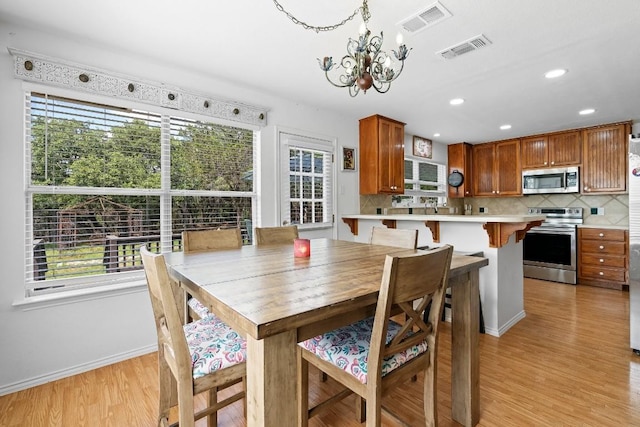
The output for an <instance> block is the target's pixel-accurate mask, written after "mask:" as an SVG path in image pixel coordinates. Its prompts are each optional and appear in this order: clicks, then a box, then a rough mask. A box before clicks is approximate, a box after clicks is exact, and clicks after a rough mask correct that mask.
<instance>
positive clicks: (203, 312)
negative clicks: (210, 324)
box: [187, 298, 210, 319]
mask: <svg viewBox="0 0 640 427" xmlns="http://www.w3.org/2000/svg"><path fill="white" fill-rule="evenodd" d="M187 304H189V307H191V309H192V310H193V311H194V312H195V313H196V314H197V315H198V317H200V318H201V319H202V318H203V317H207V316H208V315H209V313H210V312H209V309H208V308H207V307H206V306H205V305H204V304H202V303H201V302H200V301H198V300H197V299H196V298H189V301H188V302H187Z"/></svg>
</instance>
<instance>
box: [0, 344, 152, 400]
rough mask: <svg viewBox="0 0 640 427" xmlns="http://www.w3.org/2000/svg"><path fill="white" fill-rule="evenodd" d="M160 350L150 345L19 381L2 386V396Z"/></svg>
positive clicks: (0, 392) (0, 393)
mask: <svg viewBox="0 0 640 427" xmlns="http://www.w3.org/2000/svg"><path fill="white" fill-rule="evenodd" d="M157 350H158V346H157V345H150V346H147V347H141V348H137V349H135V350H131V351H127V352H124V353H120V354H114V355H113V356H109V357H105V358H102V359H98V360H93V361H91V362H88V363H83V364H81V365H76V366H72V367H70V368H66V369H61V370H59V371H55V372H51V373H48V374H45V375H40V376H37V377H33V378H29V379H26V380H24V381H18V382H15V383H13V384H7V385H3V386H0V396H4V395H6V394H10V393H15V392H17V391H21V390H26V389H28V388H31V387H35V386H38V385H42V384H46V383H48V382H51V381H55V380H59V379H62V378H66V377H70V376H72V375H77V374H81V373H83V372H88V371H91V370H93V369H97V368H102V367H103V366H108V365H112V364H114V363H117V362H122V361H123V360H127V359H131V358H134V357H138V356H142V355H144V354H149V353H153V352H154V351H157Z"/></svg>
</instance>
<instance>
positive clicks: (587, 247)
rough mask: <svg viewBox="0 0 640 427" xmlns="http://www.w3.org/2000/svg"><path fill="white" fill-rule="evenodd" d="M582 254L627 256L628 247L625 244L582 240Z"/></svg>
mask: <svg viewBox="0 0 640 427" xmlns="http://www.w3.org/2000/svg"><path fill="white" fill-rule="evenodd" d="M581 243H582V247H581V253H583V254H584V253H587V252H589V253H596V254H600V253H602V254H608V255H625V254H626V253H627V245H626V244H625V243H624V242H609V241H597V240H582V242H581Z"/></svg>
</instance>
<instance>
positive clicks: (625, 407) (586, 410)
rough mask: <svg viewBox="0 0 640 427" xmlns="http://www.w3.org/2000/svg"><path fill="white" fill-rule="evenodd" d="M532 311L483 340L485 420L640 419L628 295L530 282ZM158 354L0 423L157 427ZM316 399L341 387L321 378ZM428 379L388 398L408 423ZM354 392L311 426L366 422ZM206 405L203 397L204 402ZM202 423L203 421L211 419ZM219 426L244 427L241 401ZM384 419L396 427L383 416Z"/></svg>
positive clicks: (77, 380) (444, 419)
mask: <svg viewBox="0 0 640 427" xmlns="http://www.w3.org/2000/svg"><path fill="white" fill-rule="evenodd" d="M525 310H526V313H527V316H526V318H525V319H523V320H522V321H520V322H519V323H518V324H517V325H515V326H514V327H513V328H512V329H510V330H509V331H508V332H507V333H506V334H505V335H504V336H502V337H501V338H495V337H492V336H488V335H481V337H480V354H481V362H480V389H481V405H480V411H481V417H480V424H479V426H500V427H503V426H518V427H520V426H616V427H619V426H640V357H639V356H636V355H634V354H633V353H632V352H631V350H630V349H629V324H628V322H629V294H628V293H625V292H620V291H615V290H608V289H600V288H591V287H586V286H570V285H563V284H558V283H552V282H544V281H538V280H530V279H525ZM441 331H442V333H441V335H440V347H439V356H438V361H439V365H438V368H439V375H438V392H439V395H438V401H439V403H438V418H439V423H440V426H445V427H446V426H457V425H458V424H457V423H455V422H453V421H452V420H451V418H450V410H451V398H450V390H451V383H450V356H449V352H450V344H451V340H450V328H449V324H444V325H443V328H442V330H441ZM156 362H157V357H156V354H155V353H154V354H149V355H146V356H142V357H138V358H135V359H131V360H128V361H125V362H122V363H118V364H115V365H111V366H107V367H104V368H101V369H96V370H94V371H91V372H87V373H84V374H80V375H76V376H74V377H70V378H66V379H62V380H59V381H55V382H52V383H49V384H45V385H42V386H39V387H34V388H32V389H29V390H25V391H21V392H18V393H14V394H11V395H7V396H2V397H0V426H21V427H26V426H34V427H35V426H38V427H40V426H64V427H70V426H72V427H75V426H118V427H120V426H132V427H138V426H154V425H155V421H154V420H155V413H156V405H157V403H156V402H157V398H158V389H157V369H156ZM317 378H318V375H316V373H315V372H312V373H311V382H312V385H311V398H312V399H315V398H318V396H319V395H321V394H323V393H326V392H327V391H328V390H329V391H330V390H335V389H336V387H337V386H336V384H335V383H333V382H332V381H331V380H329V381H328V382H327V383H326V384H318V382H317ZM421 386H422V381H421V379H420V380H419V381H417V382H415V383H408V384H407V386H406V387H404V389H403V390H402V391H397V392H394V393H393V394H392V395H390V396H389V397H388V398H387V399H386V400H385V404H386V405H388V406H391V407H393V408H394V411H396V412H399V413H400V414H402V415H403V416H404V421H405V422H406V423H407V424H408V425H410V426H416V425H419V423H420V421H421V408H422V397H421V390H420V389H421ZM352 399H353V397H350V398H347V399H346V400H345V401H344V402H343V403H341V404H340V405H338V406H336V407H335V409H332V410H330V411H329V412H326V413H324V414H322V415H321V416H318V417H316V418H314V419H312V420H311V423H310V425H311V426H316V427H319V426H345V427H349V426H359V425H360V424H359V423H357V422H356V421H355V415H354V409H353V400H352ZM198 404H199V405H201V404H204V401H203V400H201V401H198ZM197 425H198V426H205V425H206V422H205V421H204V420H202V421H200V422H199V424H197ZM219 425H220V426H227V427H230V426H245V421H244V418H243V415H242V404H241V403H240V402H237V403H235V404H234V405H232V406H231V407H229V408H227V409H224V410H222V411H221V412H220V415H219ZM383 425H384V426H397V425H398V424H397V423H395V422H394V421H393V420H391V419H388V418H387V419H385V421H384V424H383Z"/></svg>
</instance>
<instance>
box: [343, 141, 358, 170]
mask: <svg viewBox="0 0 640 427" xmlns="http://www.w3.org/2000/svg"><path fill="white" fill-rule="evenodd" d="M342 170H343V171H355V170H356V149H355V148H350V147H342Z"/></svg>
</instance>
